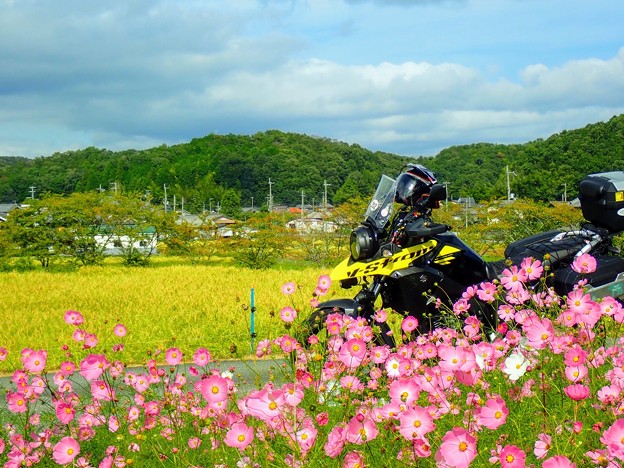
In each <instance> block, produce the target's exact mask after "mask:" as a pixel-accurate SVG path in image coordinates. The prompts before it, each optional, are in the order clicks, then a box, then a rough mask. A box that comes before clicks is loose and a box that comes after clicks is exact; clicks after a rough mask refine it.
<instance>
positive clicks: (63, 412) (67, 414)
mask: <svg viewBox="0 0 624 468" xmlns="http://www.w3.org/2000/svg"><path fill="white" fill-rule="evenodd" d="M55 409H56V417H57V418H58V420H59V421H60V422H61V423H62V424H69V423H70V421H72V420H73V419H74V416H75V415H76V410H75V408H74V407H73V406H72V405H71V404H70V403H67V402H65V401H59V402H57V403H56V408H55Z"/></svg>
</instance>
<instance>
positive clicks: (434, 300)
mask: <svg viewBox="0 0 624 468" xmlns="http://www.w3.org/2000/svg"><path fill="white" fill-rule="evenodd" d="M445 199H446V188H445V187H444V186H443V185H441V184H438V183H437V180H436V178H435V175H434V174H433V172H431V171H429V170H428V169H427V168H425V167H424V166H421V165H418V164H408V165H407V166H406V167H405V168H404V170H403V171H402V172H401V174H400V175H399V176H398V177H397V179H393V178H391V177H389V176H387V175H383V176H382V177H381V180H380V182H379V185H378V186H377V189H376V191H375V194H374V195H373V198H372V200H371V201H370V203H369V205H368V208H367V210H366V214H365V217H364V221H363V222H362V223H361V224H360V225H359V226H358V227H357V228H355V229H354V230H353V231H352V232H351V236H350V256H349V257H348V258H346V259H345V260H344V261H342V262H341V263H340V264H339V265H337V266H336V267H335V268H334V270H333V271H332V272H331V274H330V277H331V279H332V281H334V282H336V281H337V282H339V283H340V285H341V287H342V288H345V289H349V288H352V287H355V286H359V288H360V289H359V292H357V294H356V295H355V296H354V297H353V298H341V299H332V300H329V301H326V302H323V303H321V304H319V305H318V307H317V309H316V310H315V311H314V313H312V314H311V316H310V318H309V319H308V329H309V331H310V332H311V333H316V332H318V331H319V330H320V328H321V327H322V325H323V323H324V320H325V318H326V317H327V315H329V314H332V313H341V314H346V315H349V316H351V317H354V318H357V317H364V318H366V319H367V320H369V321H371V320H372V318H373V316H374V314H375V312H376V311H377V310H378V307H377V305H378V299H379V298H381V307H382V308H390V309H392V310H394V311H396V312H399V313H400V314H402V315H403V316H406V317H407V316H412V317H415V318H417V319H418V330H417V332H418V333H427V332H430V331H432V330H433V329H435V328H438V327H441V326H443V315H442V313H441V310H442V309H443V308H444V307H448V308H452V306H453V304H454V303H455V302H456V301H457V300H458V299H460V298H461V297H462V293H464V292H465V291H466V289H467V288H468V287H470V286H473V285H479V284H480V283H482V282H491V281H494V280H496V279H500V277H501V274H502V272H503V271H504V269H505V268H508V266H509V265H510V264H514V265H519V264H520V263H521V262H522V261H523V260H524V259H525V258H527V257H532V258H534V259H537V260H540V261H542V263H543V264H544V265H547V266H548V267H549V268H550V271H551V272H552V273H553V276H551V279H550V280H549V281H551V284H549V285H550V286H553V287H554V289H555V292H556V293H557V294H559V295H564V294H567V293H568V292H570V291H571V290H572V289H573V288H574V286H575V285H576V284H577V283H578V281H579V280H581V279H582V278H581V276H580V275H579V274H578V273H576V272H575V271H574V270H573V269H572V268H571V264H572V262H573V261H574V260H575V258H577V257H579V256H580V255H582V254H584V253H589V254H591V255H592V256H594V257H595V258H596V260H597V268H596V271H595V272H594V273H592V274H589V275H584V277H583V278H584V279H586V280H587V285H586V288H587V291H588V292H589V293H590V294H591V296H592V298H594V299H598V298H600V297H604V296H607V295H610V296H612V297H614V298H616V299H618V300H622V299H624V259H623V258H622V257H620V255H619V250H618V249H617V248H616V247H615V246H614V242H613V237H614V236H615V235H616V234H618V233H620V232H622V231H624V172H610V173H601V174H593V175H590V176H587V177H586V178H585V179H583V181H582V182H581V184H580V195H579V199H580V201H581V208H582V211H583V216H584V218H585V219H586V220H587V221H588V222H587V223H586V224H584V225H583V226H582V227H581V229H578V230H571V231H564V230H554V231H548V232H544V233H540V234H536V235H533V236H530V237H527V238H525V239H521V240H518V241H516V242H513V243H512V244H510V245H509V246H507V248H506V249H505V259H502V260H499V261H496V262H487V261H485V260H484V259H483V258H482V257H481V256H480V255H479V254H478V253H477V252H475V251H474V250H473V249H472V248H470V246H468V245H467V244H466V243H465V242H463V241H462V240H461V239H460V238H459V237H458V236H457V234H456V233H454V232H452V231H451V227H450V226H448V225H446V224H440V223H436V222H434V221H433V219H432V213H433V211H434V210H435V209H437V208H439V206H440V202H441V201H442V200H445ZM395 206H398V207H399V208H398V210H396V212H395ZM468 310H469V313H470V314H473V315H475V316H476V317H477V318H478V319H479V320H480V321H481V323H482V324H483V326H484V327H485V328H486V329H490V330H493V329H495V328H496V325H497V320H498V316H497V311H496V310H495V308H494V307H493V306H492V305H490V304H487V303H484V302H481V301H479V300H478V299H477V298H474V297H473V298H472V299H471V300H470V308H469V309H468ZM388 332H389V327H388V325H386V324H385V323H382V324H381V333H380V334H379V336H378V338H377V339H378V341H379V342H380V344H388V345H390V346H393V345H394V339H393V338H392V337H391V336H390V334H389V333H388Z"/></svg>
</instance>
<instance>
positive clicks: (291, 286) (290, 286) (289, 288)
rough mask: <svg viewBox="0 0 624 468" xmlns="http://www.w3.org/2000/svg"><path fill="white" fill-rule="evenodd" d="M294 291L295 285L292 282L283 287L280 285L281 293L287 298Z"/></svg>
mask: <svg viewBox="0 0 624 468" xmlns="http://www.w3.org/2000/svg"><path fill="white" fill-rule="evenodd" d="M296 290H297V285H296V284H295V283H293V282H292V281H289V282H288V283H285V284H284V285H282V293H283V294H285V295H287V296H290V295H291V294H293V293H294V292H295V291H296Z"/></svg>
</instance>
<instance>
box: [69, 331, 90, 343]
mask: <svg viewBox="0 0 624 468" xmlns="http://www.w3.org/2000/svg"><path fill="white" fill-rule="evenodd" d="M85 336H87V333H86V332H85V331H84V330H81V329H80V328H76V329H75V330H74V333H72V338H73V339H74V341H77V342H81V341H84V339H85Z"/></svg>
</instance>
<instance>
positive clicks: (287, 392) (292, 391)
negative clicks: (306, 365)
mask: <svg viewBox="0 0 624 468" xmlns="http://www.w3.org/2000/svg"><path fill="white" fill-rule="evenodd" d="M282 394H283V395H284V401H285V402H286V404H287V405H290V406H297V405H298V404H299V403H301V402H302V401H303V397H304V393H303V385H302V384H301V383H299V382H296V383H292V382H288V383H285V384H284V385H283V386H282Z"/></svg>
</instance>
